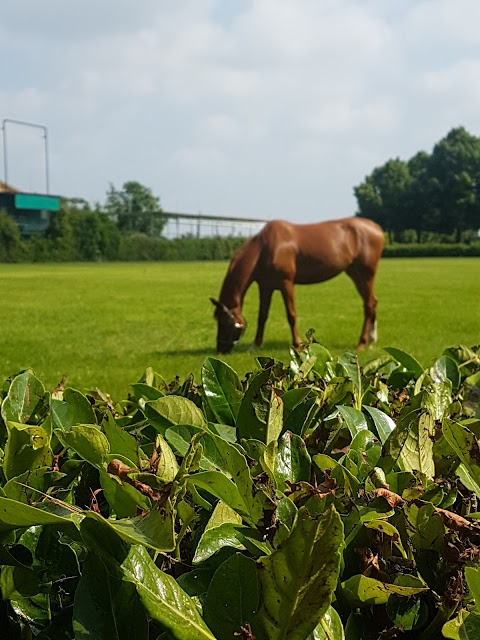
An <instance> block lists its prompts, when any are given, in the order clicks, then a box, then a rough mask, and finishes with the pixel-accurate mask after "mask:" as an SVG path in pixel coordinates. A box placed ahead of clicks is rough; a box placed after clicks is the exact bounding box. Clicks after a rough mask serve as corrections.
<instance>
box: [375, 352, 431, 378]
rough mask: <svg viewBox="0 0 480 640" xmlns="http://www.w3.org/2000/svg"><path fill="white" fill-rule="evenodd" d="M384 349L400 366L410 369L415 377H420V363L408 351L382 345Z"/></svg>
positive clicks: (421, 368) (421, 371) (421, 370)
mask: <svg viewBox="0 0 480 640" xmlns="http://www.w3.org/2000/svg"><path fill="white" fill-rule="evenodd" d="M384 350H385V351H386V352H387V353H389V354H390V355H391V356H392V357H393V358H394V359H395V360H396V361H397V362H399V363H400V364H401V365H402V367H405V369H406V370H407V371H411V372H412V373H413V375H414V377H415V379H417V378H420V376H421V375H422V374H423V367H422V365H421V364H420V363H419V362H418V360H416V359H415V358H414V357H413V356H411V355H410V354H409V353H405V351H402V350H401V349H396V348H395V347H384Z"/></svg>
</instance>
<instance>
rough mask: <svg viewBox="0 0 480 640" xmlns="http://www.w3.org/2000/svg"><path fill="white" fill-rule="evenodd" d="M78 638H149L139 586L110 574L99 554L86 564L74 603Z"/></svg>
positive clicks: (90, 639) (80, 639)
mask: <svg viewBox="0 0 480 640" xmlns="http://www.w3.org/2000/svg"><path fill="white" fill-rule="evenodd" d="M73 630H74V632H75V640H92V639H95V640H131V639H132V638H139V640H140V639H141V638H148V620H147V616H146V613H145V609H144V608H143V606H142V603H141V601H140V598H139V597H138V595H137V593H136V590H135V587H134V585H133V584H131V583H130V582H125V581H124V580H121V579H119V578H118V577H115V576H112V575H111V574H109V573H108V572H107V571H106V570H105V568H104V566H103V564H102V562H100V561H99V559H98V558H97V557H96V556H95V555H91V554H90V555H89V556H88V558H87V561H86V562H85V563H84V564H83V570H82V577H81V579H80V582H79V584H78V587H77V589H76V591H75V600H74V605H73Z"/></svg>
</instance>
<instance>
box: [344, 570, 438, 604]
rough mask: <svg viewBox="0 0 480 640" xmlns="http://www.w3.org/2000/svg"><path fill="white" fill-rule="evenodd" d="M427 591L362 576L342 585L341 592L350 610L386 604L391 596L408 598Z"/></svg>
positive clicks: (352, 578)
mask: <svg viewBox="0 0 480 640" xmlns="http://www.w3.org/2000/svg"><path fill="white" fill-rule="evenodd" d="M424 591H428V588H427V587H404V586H400V585H396V584H387V583H385V582H380V580H375V578H369V577H367V576H364V575H355V576H352V577H351V578H349V579H348V580H345V582H343V583H342V592H343V595H344V596H345V598H346V600H347V602H348V604H349V605H350V606H351V607H352V608H356V607H372V606H375V605H380V604H386V603H387V602H388V599H389V597H390V596H391V595H392V594H397V595H399V596H404V597H410V596H413V595H416V594H417V593H422V592H424Z"/></svg>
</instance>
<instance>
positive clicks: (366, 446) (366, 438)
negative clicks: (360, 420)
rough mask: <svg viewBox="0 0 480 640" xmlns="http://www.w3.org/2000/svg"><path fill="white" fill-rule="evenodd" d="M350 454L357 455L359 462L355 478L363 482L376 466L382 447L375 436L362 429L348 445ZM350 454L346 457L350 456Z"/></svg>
mask: <svg viewBox="0 0 480 640" xmlns="http://www.w3.org/2000/svg"><path fill="white" fill-rule="evenodd" d="M350 452H351V453H353V452H356V454H357V457H358V460H359V462H358V465H357V474H356V476H357V478H358V479H359V480H360V481H363V480H365V478H366V477H367V475H368V474H369V473H370V471H371V470H372V469H373V468H374V467H375V465H376V464H377V462H378V460H379V458H380V454H381V453H382V447H381V445H380V442H379V440H378V439H377V436H375V435H374V434H373V433H372V432H371V431H368V430H367V429H362V430H361V431H359V432H358V433H357V435H356V436H355V437H354V438H353V440H352V442H351V443H350ZM351 453H349V454H348V455H349V456H350V455H351Z"/></svg>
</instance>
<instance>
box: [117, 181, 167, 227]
mask: <svg viewBox="0 0 480 640" xmlns="http://www.w3.org/2000/svg"><path fill="white" fill-rule="evenodd" d="M105 212H106V213H107V214H108V215H109V216H110V217H111V218H112V219H113V220H115V221H116V223H117V226H118V228H119V229H120V231H136V232H139V233H145V234H147V235H151V236H159V235H160V234H161V232H162V230H163V227H164V226H165V217H164V216H163V215H162V210H161V207H160V200H159V198H157V197H156V196H154V195H153V193H152V191H151V190H150V189H149V188H147V187H145V186H143V185H142V184H140V183H139V182H135V181H129V182H125V183H124V184H123V187H122V188H121V189H120V190H118V189H116V188H115V187H114V186H113V184H111V185H110V188H109V190H108V192H107V200H106V203H105Z"/></svg>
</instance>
